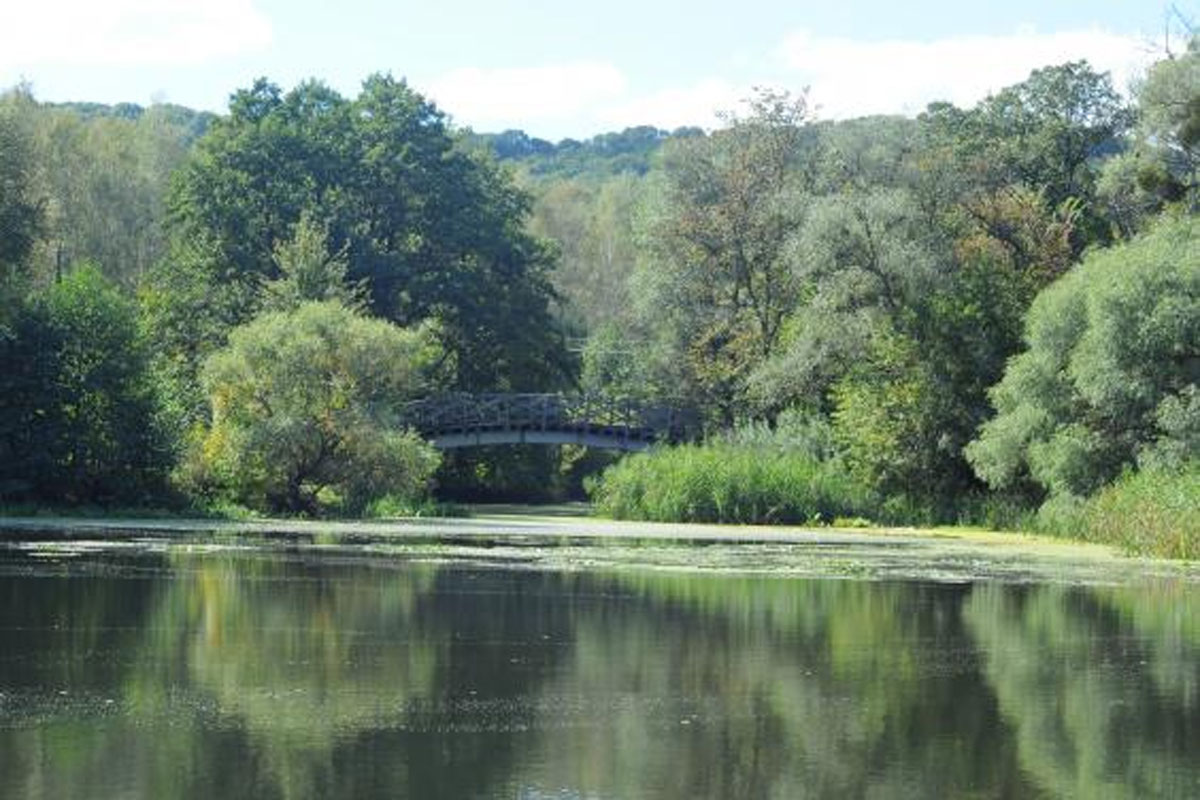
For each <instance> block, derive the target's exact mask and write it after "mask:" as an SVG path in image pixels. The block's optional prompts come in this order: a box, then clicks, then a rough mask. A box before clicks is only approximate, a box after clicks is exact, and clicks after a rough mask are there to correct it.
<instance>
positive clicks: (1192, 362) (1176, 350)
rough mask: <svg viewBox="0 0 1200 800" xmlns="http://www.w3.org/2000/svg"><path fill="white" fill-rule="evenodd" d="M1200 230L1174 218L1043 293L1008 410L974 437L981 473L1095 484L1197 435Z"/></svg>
mask: <svg viewBox="0 0 1200 800" xmlns="http://www.w3.org/2000/svg"><path fill="white" fill-rule="evenodd" d="M1198 234H1200V221H1197V220H1196V219H1195V218H1181V219H1176V220H1163V221H1162V222H1161V223H1160V224H1159V226H1158V227H1157V228H1155V229H1154V230H1153V231H1151V232H1150V233H1149V234H1147V235H1145V236H1143V237H1141V238H1139V239H1135V240H1134V241H1133V242H1131V243H1129V244H1127V245H1122V246H1118V247H1114V248H1112V249H1110V250H1107V251H1101V252H1097V253H1095V254H1093V255H1092V256H1091V257H1089V258H1088V259H1086V260H1085V261H1084V263H1083V264H1081V265H1080V266H1079V267H1077V268H1076V269H1075V270H1073V271H1072V272H1071V273H1069V274H1068V275H1066V276H1065V277H1064V278H1063V279H1062V280H1060V281H1058V282H1057V283H1055V284H1052V285H1051V286H1050V287H1049V288H1048V289H1046V290H1045V291H1044V292H1043V293H1042V294H1041V295H1039V296H1038V298H1037V300H1036V301H1035V302H1034V304H1033V307H1032V308H1031V309H1030V312H1029V317H1028V322H1027V330H1026V341H1027V343H1028V347H1029V349H1028V350H1027V351H1026V352H1025V353H1022V354H1021V355H1020V356H1018V357H1016V358H1015V359H1014V360H1013V361H1012V362H1011V363H1010V365H1009V367H1008V370H1007V372H1006V373H1005V376H1004V379H1003V380H1002V381H1001V383H1000V384H999V385H998V386H997V387H996V389H995V390H994V391H993V401H994V402H995V404H996V411H997V412H998V415H997V417H996V418H995V419H994V420H992V421H991V422H988V423H987V424H986V425H984V426H983V428H982V429H981V432H980V435H979V438H978V439H977V440H976V441H974V442H972V443H971V445H970V446H969V447H968V448H967V456H968V458H969V459H970V460H971V462H972V463H973V464H974V465H975V469H976V472H977V473H978V474H979V475H980V477H982V478H984V479H986V480H987V481H988V483H989V484H991V485H992V486H993V487H995V488H1003V487H1006V486H1010V485H1012V484H1013V483H1014V482H1015V481H1018V480H1019V479H1020V478H1021V477H1022V475H1029V476H1031V477H1032V478H1033V479H1034V480H1035V481H1037V482H1038V483H1039V484H1041V485H1042V486H1043V487H1045V488H1046V489H1047V490H1049V491H1050V492H1051V493H1052V494H1060V493H1070V494H1077V495H1087V494H1090V493H1091V492H1093V491H1095V490H1096V489H1098V488H1099V487H1100V486H1102V485H1103V484H1105V483H1107V482H1108V481H1110V480H1112V479H1113V478H1114V477H1116V475H1117V474H1118V473H1119V472H1120V470H1121V468H1122V466H1124V465H1129V464H1131V463H1133V462H1134V461H1135V460H1137V459H1138V458H1140V457H1143V456H1144V455H1146V454H1149V453H1150V452H1152V451H1154V449H1155V448H1158V447H1160V446H1165V445H1163V442H1164V440H1166V439H1169V438H1170V437H1172V436H1175V435H1181V436H1187V435H1189V434H1185V433H1184V432H1185V431H1187V430H1188V429H1189V423H1187V422H1185V421H1184V420H1185V419H1186V417H1187V414H1186V413H1185V411H1184V409H1185V408H1186V407H1188V406H1189V405H1190V401H1187V402H1185V398H1190V397H1191V396H1192V395H1193V394H1194V392H1195V386H1196V384H1197V382H1200V255H1198V254H1200V248H1198V247H1197V235H1198ZM1175 431H1178V432H1179V433H1178V434H1176V433H1175ZM1184 441H1186V439H1185V440H1184ZM1181 456H1182V454H1180V453H1176V454H1175V456H1174V458H1175V459H1176V460H1178V459H1179V458H1180V457H1181ZM1196 456H1197V453H1195V452H1192V453H1191V454H1190V455H1188V456H1186V457H1187V458H1195V457H1196ZM1185 460H1186V459H1185Z"/></svg>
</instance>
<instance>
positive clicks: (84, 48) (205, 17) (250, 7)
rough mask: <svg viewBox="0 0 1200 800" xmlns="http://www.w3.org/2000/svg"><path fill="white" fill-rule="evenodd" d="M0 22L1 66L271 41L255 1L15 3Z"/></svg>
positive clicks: (177, 56)
mask: <svg viewBox="0 0 1200 800" xmlns="http://www.w3.org/2000/svg"><path fill="white" fill-rule="evenodd" d="M11 6H12V7H11V8H6V9H5V12H4V25H3V26H2V27H0V69H20V68H26V67H36V66H41V65H54V66H59V65H67V66H110V65H146V66H171V65H180V64H198V63H204V62H206V61H209V60H211V59H214V58H218V57H221V56H230V55H237V54H240V53H243V52H247V51H254V50H258V49H261V48H263V47H266V46H267V45H269V44H270V43H271V23H270V21H269V20H268V19H267V17H266V16H265V15H264V14H263V13H262V12H261V11H259V10H258V9H256V8H255V7H254V0H34V2H14V3H11Z"/></svg>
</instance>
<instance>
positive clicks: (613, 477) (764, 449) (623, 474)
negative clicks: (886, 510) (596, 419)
mask: <svg viewBox="0 0 1200 800" xmlns="http://www.w3.org/2000/svg"><path fill="white" fill-rule="evenodd" d="M589 488H590V493H591V495H592V500H593V502H594V503H595V506H596V509H597V511H599V512H600V513H601V514H604V515H607V516H611V517H614V518H617V519H637V520H649V521H658V522H732V523H751V524H753V523H763V524H769V523H828V522H831V521H833V520H834V519H835V518H837V517H856V516H865V515H867V514H868V512H869V511H870V508H871V498H870V496H869V493H868V492H867V491H865V490H864V489H863V488H862V487H860V486H858V485H857V484H856V483H855V482H854V481H852V480H851V479H850V478H849V477H847V476H846V475H845V473H843V472H842V471H841V470H839V469H837V468H836V467H835V466H833V465H831V464H830V463H828V462H821V461H818V460H816V459H814V458H813V457H812V456H811V455H808V454H806V453H803V452H799V451H796V450H788V449H781V448H777V447H769V446H761V447H747V446H745V445H738V444H732V443H729V442H710V443H706V444H695V445H681V446H678V447H669V448H662V449H658V450H653V451H651V452H648V453H638V454H636V455H632V456H628V457H626V458H625V459H623V460H622V461H620V462H618V463H617V464H614V465H613V466H611V467H609V468H608V469H607V470H605V471H604V473H603V474H602V475H601V476H600V478H599V479H598V480H596V481H593V482H592V483H591V484H590V487H589Z"/></svg>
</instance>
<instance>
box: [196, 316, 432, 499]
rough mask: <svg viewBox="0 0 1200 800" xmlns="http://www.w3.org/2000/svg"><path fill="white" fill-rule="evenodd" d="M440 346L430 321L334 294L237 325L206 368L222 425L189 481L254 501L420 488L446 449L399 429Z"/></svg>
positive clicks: (216, 420)
mask: <svg viewBox="0 0 1200 800" xmlns="http://www.w3.org/2000/svg"><path fill="white" fill-rule="evenodd" d="M437 353H438V351H437V348H436V346H435V345H434V344H433V342H432V339H431V337H430V336H429V335H427V333H426V332H425V331H423V330H405V329H402V328H398V327H396V326H395V325H392V324H390V323H387V322H384V321H382V320H376V319H368V318H366V317H363V316H361V315H359V314H357V313H355V312H354V311H352V310H350V309H347V308H345V307H343V306H341V305H339V304H337V303H334V302H324V303H308V304H304V305H301V306H300V307H299V308H298V309H296V310H295V311H291V312H276V313H270V314H264V315H263V316H261V317H259V318H258V319H256V320H254V321H253V322H251V323H250V324H248V325H244V326H242V327H240V328H237V329H235V330H234V331H233V333H232V334H231V336H230V342H229V346H228V347H227V348H226V349H224V350H222V351H219V352H218V353H216V354H214V355H213V356H212V357H211V358H209V360H208V361H207V363H206V364H205V368H204V375H203V383H204V388H205V391H206V393H207V395H208V398H209V402H210V403H211V406H212V424H211V427H209V428H208V429H207V430H206V431H204V432H203V436H202V437H201V438H200V439H199V444H198V447H199V450H198V452H196V453H194V454H193V458H192V459H191V475H190V480H191V483H192V485H193V486H195V487H197V488H200V489H205V488H208V489H217V490H223V491H225V492H227V493H229V494H231V495H232V496H233V497H234V498H236V499H237V500H239V501H240V502H243V503H245V504H246V505H248V506H251V507H254V508H265V509H268V510H272V511H290V512H309V513H311V512H315V511H318V510H319V507H320V505H321V504H322V503H324V504H326V505H337V506H339V507H340V508H341V510H343V511H348V512H351V513H357V512H361V511H362V510H363V509H364V508H366V506H367V505H368V504H369V503H370V501H372V500H374V499H375V498H379V497H383V496H385V495H400V496H405V497H414V496H420V495H421V494H423V493H424V492H425V490H426V483H427V481H428V479H429V476H430V475H431V474H432V473H433V471H434V470H435V469H436V468H437V465H438V462H439V456H438V454H437V452H436V451H434V450H433V449H432V448H431V447H430V446H429V445H427V444H425V443H424V442H422V441H421V440H420V439H418V438H417V437H416V436H414V435H412V434H411V433H407V432H405V431H403V430H401V429H400V428H399V425H398V412H399V410H400V407H401V405H403V403H404V402H405V401H407V400H409V399H411V398H412V397H413V395H414V394H415V393H416V392H419V391H420V390H421V387H422V385H423V373H424V371H425V369H426V368H427V367H428V366H429V365H430V364H431V363H433V361H435V359H436V356H437Z"/></svg>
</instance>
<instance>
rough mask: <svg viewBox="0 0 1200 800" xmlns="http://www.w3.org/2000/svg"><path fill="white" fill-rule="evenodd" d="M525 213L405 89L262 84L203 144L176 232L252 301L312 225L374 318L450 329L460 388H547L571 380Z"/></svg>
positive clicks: (238, 101)
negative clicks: (281, 249)
mask: <svg viewBox="0 0 1200 800" xmlns="http://www.w3.org/2000/svg"><path fill="white" fill-rule="evenodd" d="M529 202H530V201H529V198H528V196H527V195H526V194H525V193H523V192H521V191H520V190H518V189H517V188H516V187H515V186H514V185H513V184H512V182H511V181H510V180H509V179H508V178H507V177H506V176H505V175H504V173H502V172H501V171H500V170H499V169H498V168H497V167H496V166H495V165H494V164H492V163H490V162H488V161H487V160H485V159H481V158H479V157H476V156H473V155H471V154H469V153H467V152H466V151H465V150H464V149H462V148H458V147H456V145H455V140H454V138H453V136H452V131H451V130H450V128H449V126H448V124H447V122H446V120H445V118H444V116H443V114H442V112H440V111H439V110H438V109H437V108H436V107H435V106H434V105H432V104H431V103H429V102H428V101H426V100H425V99H424V98H423V97H422V96H421V95H419V94H417V93H416V92H414V91H413V90H411V89H410V88H409V87H408V86H407V85H406V84H405V83H403V82H398V81H395V80H393V79H392V78H390V77H386V76H382V75H374V76H372V77H370V78H368V79H367V80H366V81H365V82H364V84H363V88H362V91H361V92H360V93H359V95H358V96H357V97H356V98H354V99H353V100H348V99H346V98H343V97H342V96H341V95H339V94H338V93H337V92H334V91H333V90H332V89H330V88H328V87H326V86H324V85H322V84H320V83H317V82H308V83H304V84H301V85H300V86H298V87H296V88H295V89H293V90H292V91H290V92H287V93H286V94H285V93H284V92H282V91H281V90H280V89H279V87H277V86H274V85H272V84H270V83H268V82H266V81H264V80H260V81H258V82H257V83H255V85H254V86H253V87H252V88H250V89H246V90H243V91H239V92H237V93H235V94H234V96H233V98H232V100H231V102H230V113H229V116H228V117H225V118H222V119H220V120H219V121H217V122H216V123H214V125H213V126H212V128H211V129H210V131H209V133H208V134H207V135H206V136H205V137H204V138H203V139H201V141H200V142H199V143H198V145H197V149H196V153H195V157H194V158H193V159H192V160H191V161H190V162H189V164H188V165H187V166H186V167H185V168H184V169H183V170H182V172H181V174H180V176H179V180H178V182H177V184H176V191H175V193H174V195H173V198H172V227H173V231H174V235H175V236H176V237H177V238H179V239H183V240H190V239H194V238H198V237H199V238H204V239H206V240H207V241H210V242H211V243H212V245H213V247H214V251H215V252H214V253H213V259H212V261H211V263H210V264H209V265H208V270H209V274H210V279H209V282H210V283H211V284H213V285H220V284H222V283H229V282H232V283H237V284H241V285H243V286H247V287H250V288H251V289H252V290H255V291H256V290H257V287H258V285H259V284H260V283H261V282H262V281H263V280H270V279H274V278H276V277H278V275H279V265H278V264H277V263H276V260H275V256H276V247H277V245H278V243H280V242H284V241H287V240H288V239H289V238H290V237H291V236H292V235H293V228H294V226H295V225H296V224H297V222H299V220H300V219H301V217H302V215H303V214H304V213H305V212H308V213H311V214H312V216H313V218H314V219H318V220H321V221H322V223H323V224H325V225H326V226H327V230H328V242H327V247H328V250H329V252H331V253H334V254H342V253H344V254H345V258H346V261H347V273H348V276H349V279H350V280H351V281H365V282H366V288H367V289H368V290H369V292H370V300H371V310H372V311H373V312H374V313H375V314H377V315H379V316H382V317H384V318H386V319H389V320H391V321H394V322H396V323H398V324H401V325H412V324H416V323H418V322H420V321H422V320H425V319H429V318H437V319H438V320H440V322H441V324H442V330H443V332H444V333H443V335H444V337H445V344H446V348H447V353H448V358H449V363H450V364H451V365H452V367H453V372H454V384H455V386H456V387H457V388H461V389H483V388H490V389H535V388H536V389H545V388H548V387H553V386H556V385H561V384H562V382H563V381H564V380H565V379H566V378H567V376H568V375H569V373H570V371H571V369H570V363H569V359H568V358H567V356H566V353H565V350H564V349H563V346H562V340H561V336H560V335H559V334H558V331H557V327H556V325H555V323H554V320H553V318H552V316H551V313H550V307H549V304H550V300H551V298H552V296H553V292H552V289H551V286H550V282H549V277H548V273H549V270H550V267H551V265H552V264H551V260H550V254H549V251H548V250H547V249H546V247H545V246H544V245H543V244H542V243H541V242H540V241H538V240H536V239H534V238H533V237H531V236H530V235H529V234H528V233H526V231H525V229H524V225H525V221H526V217H527V214H528V211H529ZM255 291H248V292H246V294H245V297H246V298H247V304H246V305H245V307H243V308H242V309H240V311H239V317H240V320H241V321H246V320H248V319H250V317H252V316H253V314H254V312H255V311H256V310H257V305H258V298H257V295H256V294H255Z"/></svg>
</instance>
